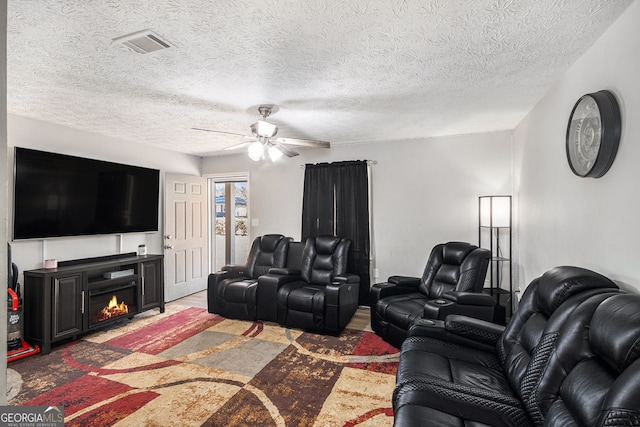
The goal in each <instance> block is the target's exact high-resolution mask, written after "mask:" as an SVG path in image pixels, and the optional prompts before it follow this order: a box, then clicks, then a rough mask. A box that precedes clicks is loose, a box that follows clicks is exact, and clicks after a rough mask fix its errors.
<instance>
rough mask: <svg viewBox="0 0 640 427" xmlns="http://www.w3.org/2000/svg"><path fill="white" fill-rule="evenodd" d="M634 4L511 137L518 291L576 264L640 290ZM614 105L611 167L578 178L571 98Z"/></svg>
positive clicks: (638, 63)
mask: <svg viewBox="0 0 640 427" xmlns="http://www.w3.org/2000/svg"><path fill="white" fill-rule="evenodd" d="M639 22H640V2H635V3H634V4H632V5H631V6H630V7H629V9H628V10H627V11H626V12H625V13H624V14H623V15H622V16H621V17H620V18H619V19H618V21H617V22H615V23H614V24H613V25H612V26H611V27H610V28H609V29H608V30H607V32H606V33H605V34H604V35H603V36H602V37H601V38H600V39H599V40H598V41H597V42H596V43H595V44H594V45H593V46H592V48H591V49H589V50H588V51H587V52H586V53H585V54H584V55H583V56H582V57H581V58H580V60H578V61H577V62H576V63H575V64H574V65H573V66H572V67H571V69H570V70H569V71H568V72H567V73H566V75H565V76H564V78H562V80H561V81H559V82H558V83H557V84H556V85H555V86H554V87H553V88H552V89H551V90H549V92H548V93H547V94H546V96H544V98H543V99H542V100H541V101H540V102H539V103H538V104H537V105H536V107H535V108H534V109H533V110H532V111H531V112H530V113H529V114H528V115H527V116H526V117H525V119H524V120H523V121H522V122H521V123H520V124H519V125H518V126H517V127H516V129H515V130H514V151H515V154H514V158H515V161H514V170H515V177H514V181H515V186H516V188H518V192H517V196H518V230H519V231H518V233H519V235H518V244H519V255H518V261H519V262H518V265H519V266H520V271H519V276H520V283H521V284H524V285H526V284H528V283H529V281H531V279H533V278H534V277H536V276H538V275H540V274H542V273H543V272H544V271H546V270H548V269H549V268H551V267H554V266H556V265H578V266H582V267H586V268H590V269H592V270H596V271H598V272H600V273H602V274H605V275H607V276H609V277H611V278H612V279H613V280H615V281H616V282H618V284H620V285H621V286H623V287H627V288H636V289H640V263H639V262H638V242H639V241H640V225H639V221H638V212H639V211H640V191H638V190H639V189H640V168H639V167H638V161H639V160H640V144H639V143H638V142H639V141H640V120H639V118H640V115H639V114H640V80H639V76H640V57H639V56H638V52H639V51H640V25H638V23H639ZM601 89H608V90H611V91H612V92H613V93H614V94H615V95H616V97H617V98H618V100H619V103H620V106H621V110H622V111H621V112H622V120H623V130H622V138H621V141H620V147H619V150H618V154H617V157H616V160H615V161H614V163H613V166H612V168H611V169H610V170H609V172H608V173H607V174H606V175H605V176H604V177H602V178H599V179H592V178H578V177H577V176H575V175H573V173H572V172H571V170H570V169H569V166H568V164H567V160H566V154H565V134H566V127H567V121H568V119H569V114H570V112H571V109H572V107H573V105H574V104H575V102H576V101H577V100H578V98H579V97H580V96H582V95H584V94H586V93H591V92H596V91H598V90H601Z"/></svg>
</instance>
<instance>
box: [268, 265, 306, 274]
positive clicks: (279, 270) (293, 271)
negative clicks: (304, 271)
mask: <svg viewBox="0 0 640 427" xmlns="http://www.w3.org/2000/svg"><path fill="white" fill-rule="evenodd" d="M269 274H279V275H282V276H299V275H300V270H298V269H295V268H286V267H273V268H270V269H269Z"/></svg>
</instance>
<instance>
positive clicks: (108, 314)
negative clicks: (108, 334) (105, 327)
mask: <svg viewBox="0 0 640 427" xmlns="http://www.w3.org/2000/svg"><path fill="white" fill-rule="evenodd" d="M127 313H129V307H127V304H125V303H124V301H121V302H120V304H118V298H116V296H115V295H114V296H112V297H111V300H110V301H109V304H108V305H107V306H106V307H105V308H103V309H102V310H101V311H100V312H99V313H97V314H96V316H95V321H96V322H102V321H104V320H108V319H111V318H112V317H116V316H121V315H123V314H127Z"/></svg>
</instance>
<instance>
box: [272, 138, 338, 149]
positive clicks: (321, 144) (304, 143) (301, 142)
mask: <svg viewBox="0 0 640 427" xmlns="http://www.w3.org/2000/svg"><path fill="white" fill-rule="evenodd" d="M271 141H272V142H279V143H280V144H288V145H298V146H300V147H313V148H331V144H330V143H329V142H327V141H314V140H311V139H297V138H274V139H271Z"/></svg>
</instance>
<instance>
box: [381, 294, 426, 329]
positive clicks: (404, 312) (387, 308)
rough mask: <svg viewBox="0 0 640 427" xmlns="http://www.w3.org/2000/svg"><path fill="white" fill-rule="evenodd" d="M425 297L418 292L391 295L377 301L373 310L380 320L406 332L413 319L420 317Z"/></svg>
mask: <svg viewBox="0 0 640 427" xmlns="http://www.w3.org/2000/svg"><path fill="white" fill-rule="evenodd" d="M427 301H428V299H427V297H426V296H425V295H424V294H422V293H420V292H411V293H407V294H401V295H393V296H389V297H386V298H384V299H381V300H379V301H378V302H377V303H376V306H375V310H376V312H377V313H378V314H379V316H380V318H382V319H385V320H386V321H388V322H390V323H392V324H394V325H396V326H399V327H401V328H402V329H405V330H408V329H409V326H410V325H411V322H412V321H413V320H414V319H417V318H419V317H422V313H423V311H424V305H425V304H426V303H427Z"/></svg>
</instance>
